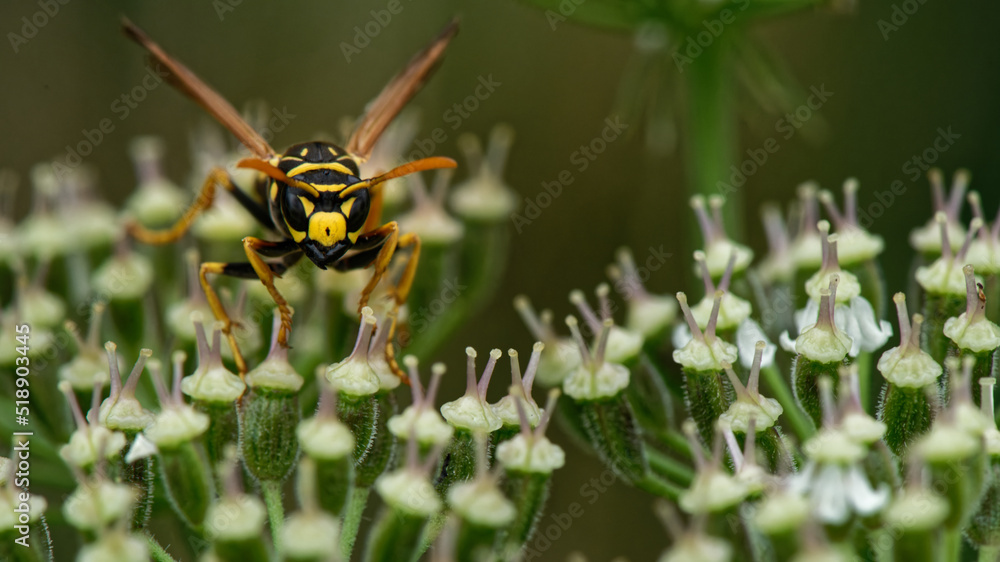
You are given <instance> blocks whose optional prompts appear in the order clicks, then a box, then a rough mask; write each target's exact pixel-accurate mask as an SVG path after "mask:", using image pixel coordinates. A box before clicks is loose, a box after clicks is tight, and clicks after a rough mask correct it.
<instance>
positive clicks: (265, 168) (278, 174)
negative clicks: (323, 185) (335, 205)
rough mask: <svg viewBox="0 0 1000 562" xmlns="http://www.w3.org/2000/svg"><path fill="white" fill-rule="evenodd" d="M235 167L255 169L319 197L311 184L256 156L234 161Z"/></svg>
mask: <svg viewBox="0 0 1000 562" xmlns="http://www.w3.org/2000/svg"><path fill="white" fill-rule="evenodd" d="M236 167H237V168H249V169H251V170H257V171H258V172H260V173H262V174H264V175H266V176H267V177H269V178H271V179H274V180H277V181H280V182H282V183H287V184H288V185H291V186H293V187H297V188H299V189H301V190H303V191H305V192H306V193H308V194H309V195H312V196H313V197H319V191H317V190H316V188H315V187H313V186H312V185H310V184H308V183H306V182H304V181H301V180H297V179H294V178H290V177H288V174H286V173H285V172H282V171H281V170H280V169H279V168H278V167H276V166H274V165H272V164H271V163H269V162H265V161H263V160H260V159H258V158H244V159H242V160H240V161H239V162H237V163H236Z"/></svg>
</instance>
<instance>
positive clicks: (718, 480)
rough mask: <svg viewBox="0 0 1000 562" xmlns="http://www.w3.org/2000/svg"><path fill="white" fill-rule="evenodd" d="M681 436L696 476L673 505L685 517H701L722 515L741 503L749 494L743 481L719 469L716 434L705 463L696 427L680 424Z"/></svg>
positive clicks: (720, 446) (719, 456)
mask: <svg viewBox="0 0 1000 562" xmlns="http://www.w3.org/2000/svg"><path fill="white" fill-rule="evenodd" d="M716 431H718V430H716ZM684 433H685V435H687V438H688V441H690V443H691V451H692V452H693V453H694V457H695V464H696V465H697V466H696V469H697V473H696V474H695V477H694V480H693V481H692V482H691V486H690V487H689V488H688V489H687V490H686V491H685V492H684V493H683V494H681V497H680V499H679V500H678V502H677V503H678V505H679V506H680V508H681V509H682V510H684V511H685V512H686V513H690V514H693V515H701V514H708V513H719V512H722V511H726V510H728V509H730V508H731V507H733V506H735V505H738V504H739V503H740V502H742V501H743V500H744V499H745V498H746V497H747V495H748V494H749V492H750V490H749V488H748V487H747V484H746V483H745V482H744V481H743V480H741V479H739V478H736V477H735V476H732V475H730V474H729V473H728V472H726V470H725V469H724V468H723V467H722V439H720V438H719V435H718V433H716V435H715V439H713V441H712V442H713V449H712V458H711V459H709V460H705V458H704V456H703V454H702V448H701V447H702V446H701V442H700V441H699V440H698V437H697V434H698V429H697V425H696V424H695V423H694V422H693V421H692V420H688V421H686V422H684Z"/></svg>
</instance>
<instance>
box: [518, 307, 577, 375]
mask: <svg viewBox="0 0 1000 562" xmlns="http://www.w3.org/2000/svg"><path fill="white" fill-rule="evenodd" d="M514 308H515V309H516V310H517V313H518V314H519V315H520V316H521V320H522V321H524V324H525V325H526V326H527V327H528V330H529V331H530V332H531V334H532V335H533V336H534V337H535V338H536V339H538V340H540V341H541V342H542V343H544V344H545V350H544V351H543V352H542V357H541V360H540V362H539V364H538V381H539V382H540V383H541V384H543V385H545V386H557V385H561V384H562V381H563V379H565V378H566V377H567V376H568V375H569V374H570V372H572V371H573V370H574V369H576V367H577V366H578V365H579V364H580V354H579V353H577V347H576V344H575V343H574V342H573V341H572V340H571V339H568V338H560V337H558V336H556V333H555V330H553V329H552V313H551V312H550V311H548V310H545V311H543V312H542V314H541V315H538V314H536V313H535V310H534V308H532V306H531V301H529V300H528V298H527V297H525V296H524V295H519V296H517V297H515V298H514Z"/></svg>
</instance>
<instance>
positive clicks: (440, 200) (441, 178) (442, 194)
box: [430, 168, 455, 209]
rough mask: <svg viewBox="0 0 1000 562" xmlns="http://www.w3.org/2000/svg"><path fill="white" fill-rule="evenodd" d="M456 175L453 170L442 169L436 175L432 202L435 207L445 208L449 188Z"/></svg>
mask: <svg viewBox="0 0 1000 562" xmlns="http://www.w3.org/2000/svg"><path fill="white" fill-rule="evenodd" d="M454 175H455V170H454V169H452V168H440V169H438V171H437V173H436V174H435V175H434V185H433V186H432V187H431V194H430V195H431V202H433V203H434V206H435V207H438V208H440V209H443V208H444V201H445V198H446V197H447V196H448V186H449V185H451V178H452V176H454Z"/></svg>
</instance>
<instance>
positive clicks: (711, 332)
mask: <svg viewBox="0 0 1000 562" xmlns="http://www.w3.org/2000/svg"><path fill="white" fill-rule="evenodd" d="M724 294H725V293H723V292H722V291H716V292H715V301H714V302H713V303H712V313H711V314H709V316H708V324H707V325H706V326H705V341H706V342H708V343H712V342H714V341H715V326H716V325H718V323H719V308H720V307H721V306H722V297H723V295H724Z"/></svg>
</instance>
